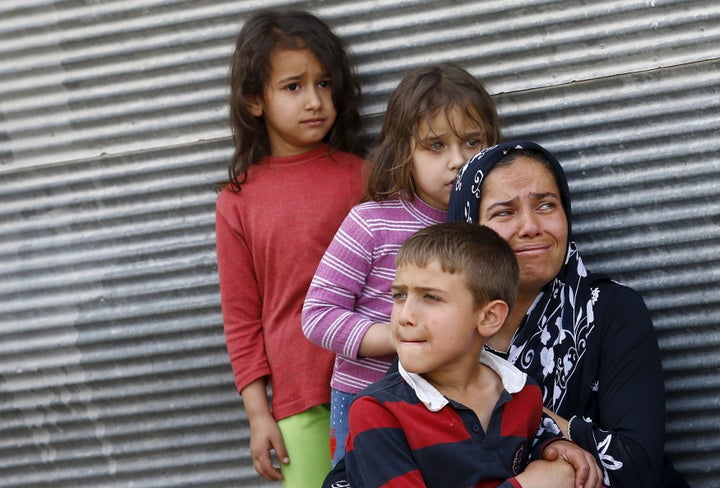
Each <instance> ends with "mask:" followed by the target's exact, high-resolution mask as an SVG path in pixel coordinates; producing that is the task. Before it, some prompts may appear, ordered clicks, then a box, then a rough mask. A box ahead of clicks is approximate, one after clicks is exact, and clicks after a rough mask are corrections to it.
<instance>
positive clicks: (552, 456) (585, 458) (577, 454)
mask: <svg viewBox="0 0 720 488" xmlns="http://www.w3.org/2000/svg"><path fill="white" fill-rule="evenodd" d="M557 459H560V460H563V461H566V462H568V463H570V465H571V466H572V467H573V468H575V488H599V487H600V486H601V484H602V481H603V477H602V471H601V470H600V467H599V466H598V465H597V462H595V458H594V457H593V455H592V454H590V453H589V452H587V451H586V450H584V449H583V448H581V447H580V446H578V445H577V444H575V443H574V442H570V441H567V440H559V441H555V442H553V443H552V444H550V445H549V446H547V447H546V448H545V450H544V451H543V460H546V461H553V462H555V460H557Z"/></svg>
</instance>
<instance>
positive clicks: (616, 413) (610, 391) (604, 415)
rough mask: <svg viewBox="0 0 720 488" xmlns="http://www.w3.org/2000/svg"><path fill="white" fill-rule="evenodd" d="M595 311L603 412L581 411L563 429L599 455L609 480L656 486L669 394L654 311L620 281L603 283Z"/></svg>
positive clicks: (599, 406) (599, 400) (618, 483)
mask: <svg viewBox="0 0 720 488" xmlns="http://www.w3.org/2000/svg"><path fill="white" fill-rule="evenodd" d="M595 313H596V318H597V319H598V324H596V327H600V335H599V336H598V337H599V339H600V340H602V356H601V359H600V367H599V375H598V391H597V412H598V415H597V418H587V417H586V415H585V413H584V412H578V414H577V415H574V416H573V417H572V418H570V419H560V420H561V422H560V425H561V428H562V429H563V433H565V434H568V435H569V438H570V439H571V440H572V441H574V442H575V443H577V444H579V445H580V446H581V447H582V448H584V449H585V450H587V451H589V452H592V453H594V454H595V455H596V456H597V458H598V460H599V462H600V463H601V466H602V467H603V470H604V475H605V484H608V485H609V486H613V487H615V486H617V487H625V486H633V487H655V486H657V485H658V482H659V481H658V480H659V476H660V472H661V466H662V459H663V445H664V433H665V398H664V382H663V376H662V366H661V362H660V352H659V348H658V344H657V339H656V337H655V330H654V328H653V325H652V322H651V320H650V314H649V312H648V310H647V308H646V307H645V304H644V302H643V300H642V298H641V297H640V296H639V295H638V294H637V293H636V292H634V291H633V290H631V289H630V288H627V287H624V286H621V285H617V284H607V285H602V284H601V287H600V295H599V301H598V304H597V305H596V312H595ZM555 417H557V416H555ZM563 420H565V423H564V424H563V422H562V421H563Z"/></svg>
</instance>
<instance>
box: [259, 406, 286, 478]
mask: <svg viewBox="0 0 720 488" xmlns="http://www.w3.org/2000/svg"><path fill="white" fill-rule="evenodd" d="M273 451H275V454H276V456H277V458H278V459H279V460H280V462H282V463H283V464H288V463H289V462H290V459H289V458H288V455H287V451H286V450H285V443H284V442H283V439H282V434H281V433H280V429H279V428H278V425H277V422H275V419H273V418H272V416H263V417H261V418H254V419H253V420H252V421H251V422H250V454H251V455H252V460H253V466H254V467H255V471H257V472H258V474H259V475H260V476H262V477H263V478H265V479H268V480H273V481H279V480H282V479H283V475H282V473H280V468H277V467H275V466H273V456H272V452H273Z"/></svg>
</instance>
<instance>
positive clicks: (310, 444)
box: [278, 405, 332, 488]
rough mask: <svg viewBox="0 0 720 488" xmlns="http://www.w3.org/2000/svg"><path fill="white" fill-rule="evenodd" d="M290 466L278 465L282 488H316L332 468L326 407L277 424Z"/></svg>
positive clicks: (315, 408) (323, 406) (297, 415)
mask: <svg viewBox="0 0 720 488" xmlns="http://www.w3.org/2000/svg"><path fill="white" fill-rule="evenodd" d="M278 427H279V428H280V433H281V434H282V436H283V441H284V442H285V448H286V449H287V452H288V457H289V458H290V463H288V464H282V463H280V470H281V471H282V474H283V477H284V478H285V479H284V481H283V487H284V488H320V486H322V482H323V480H324V479H325V476H327V474H328V473H329V472H330V468H331V466H332V463H331V460H330V407H329V405H318V406H317V407H312V408H309V409H307V410H305V411H304V412H300V413H299V414H296V415H293V416H291V417H288V418H284V419H282V420H280V421H279V422H278Z"/></svg>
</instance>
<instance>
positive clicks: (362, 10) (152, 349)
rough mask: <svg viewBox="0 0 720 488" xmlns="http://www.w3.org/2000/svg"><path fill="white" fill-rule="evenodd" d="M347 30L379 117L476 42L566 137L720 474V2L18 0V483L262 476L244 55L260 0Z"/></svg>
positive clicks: (2, 384)
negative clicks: (230, 71)
mask: <svg viewBox="0 0 720 488" xmlns="http://www.w3.org/2000/svg"><path fill="white" fill-rule="evenodd" d="M290 5H292V6H295V7H298V8H307V9H310V10H313V11H315V12H317V13H318V14H320V15H322V16H323V17H325V18H326V19H327V20H328V21H329V22H330V23H331V24H332V25H333V26H335V27H336V29H337V31H338V33H340V34H341V35H342V36H343V37H344V38H345V39H346V40H347V42H348V44H349V45H350V47H351V50H352V52H353V53H354V54H355V56H356V60H357V63H358V71H359V73H360V75H361V78H362V81H363V88H364V93H365V102H364V105H363V113H364V114H365V120H366V122H367V125H368V131H369V134H370V136H372V135H374V134H376V133H377V130H378V128H379V123H380V121H381V120H382V112H383V111H384V107H385V102H386V99H387V95H388V94H389V92H390V91H391V90H392V89H393V88H394V87H395V85H396V84H397V82H398V81H399V79H400V78H401V77H402V75H403V74H404V73H405V72H406V71H407V70H408V69H409V68H411V67H414V66H417V65H421V64H425V63H429V62H437V61H442V60H451V61H456V62H459V63H461V64H462V65H463V66H465V67H467V68H468V69H470V70H471V71H472V72H473V73H475V74H477V75H478V76H480V77H481V78H482V79H483V80H484V81H485V82H486V84H487V86H488V87H489V89H490V91H491V92H492V93H494V94H495V95H496V100H497V101H498V104H499V107H500V111H501V115H502V117H503V121H504V125H505V133H506V135H508V136H513V137H529V138H533V139H536V140H538V141H539V142H541V143H542V144H544V145H546V146H547V147H548V148H550V149H552V150H554V151H556V152H557V153H558V155H559V156H560V159H561V161H562V162H563V164H564V165H565V167H566V168H567V170H568V174H569V176H570V179H571V181H570V183H571V190H572V192H573V197H574V198H573V203H574V227H575V231H576V237H577V240H578V242H579V245H580V248H581V250H582V251H583V252H584V255H585V256H586V260H587V261H588V263H589V266H590V267H591V269H592V270H594V271H605V272H608V273H610V274H612V275H613V276H614V277H617V278H620V279H621V280H622V281H624V282H626V283H628V284H630V285H632V286H633V287H635V288H636V289H637V290H638V291H640V292H641V294H642V295H643V297H644V298H645V300H646V302H647V303H648V306H649V308H650V309H651V311H652V313H653V317H654V321H655V325H656V328H657V330H658V336H659V340H660V343H661V348H662V351H663V365H664V368H665V372H666V385H667V390H668V395H667V405H668V444H667V447H668V450H670V451H671V452H672V454H673V458H674V460H675V461H676V464H677V465H678V466H679V467H680V468H681V469H682V470H683V471H684V472H686V473H687V475H688V476H689V478H690V479H691V480H692V481H693V486H696V487H715V486H718V485H719V484H720V445H718V441H717V439H718V438H720V436H718V431H719V430H720V421H719V420H718V412H719V407H720V385H718V380H717V378H718V372H719V371H720V364H719V363H720V359H718V357H720V356H719V355H718V354H717V351H718V345H719V343H720V333H719V332H718V331H719V330H720V329H719V323H718V322H719V321H718V317H720V314H719V312H720V298H719V297H720V285H719V283H720V280H719V279H718V278H719V277H720V260H719V259H718V252H717V246H716V243H717V242H718V237H719V234H720V207H719V206H718V203H717V200H718V198H717V197H718V195H720V157H719V155H720V137H718V136H719V135H720V75H718V73H720V4H718V2H715V1H710V0H706V1H659V0H658V1H653V2H647V1H631V0H622V1H620V0H618V1H520V0H502V1H494V0H493V1H475V2H457V1H429V0H428V1H417V0H409V1H402V2H400V1H383V0H372V1H371V0H368V1H358V2H352V3H351V4H350V3H349V2H339V1H334V2H332V1H310V2H288V1H282V2H281V1H263V2H254V1H252V2H251V1H248V2H238V1H229V0H228V1H214V2H207V1H203V0H190V1H179V0H178V1H172V0H150V1H148V0H143V1H140V0H132V1H101V2H84V1H52V0H25V1H22V2H20V1H17V2H15V1H7V0H6V1H4V2H0V276H2V278H3V279H2V280H0V338H1V340H0V357H2V359H3V360H2V361H0V392H1V395H0V479H2V480H3V481H2V483H1V484H2V486H8V487H19V486H143V487H144V486H158V487H159V486H168V487H170V486H261V485H263V483H262V482H261V481H259V480H258V478H257V476H256V475H255V473H254V470H253V468H252V462H251V460H250V459H249V453H248V447H247V446H248V434H249V433H248V427H247V421H246V418H245V415H244V412H243V411H242V408H241V402H240V401H239V399H238V397H237V394H236V392H235V390H234V385H233V381H232V373H231V371H230V367H229V365H228V363H227V357H226V352H225V346H224V340H223V335H222V324H221V318H220V313H219V298H218V292H217V277H216V270H215V264H214V263H215V257H214V233H213V220H212V219H213V217H212V214H213V206H214V197H215V194H214V191H213V187H214V183H215V182H216V181H218V180H220V179H222V178H223V176H224V166H225V161H226V160H227V158H228V156H229V155H230V152H231V150H232V148H231V141H230V138H229V130H228V128H227V122H226V119H227V102H226V96H227V88H226V76H227V64H228V60H229V57H230V55H231V53H232V49H233V45H234V37H235V35H236V33H237V31H238V29H239V27H240V26H241V24H242V22H243V19H244V18H246V16H247V15H248V14H249V13H251V12H253V11H255V10H257V9H258V8H259V7H260V6H263V7H264V6H281V7H282V8H287V7H288V6H290Z"/></svg>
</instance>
